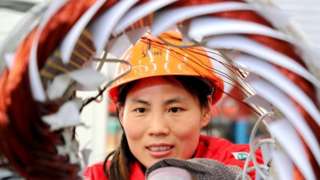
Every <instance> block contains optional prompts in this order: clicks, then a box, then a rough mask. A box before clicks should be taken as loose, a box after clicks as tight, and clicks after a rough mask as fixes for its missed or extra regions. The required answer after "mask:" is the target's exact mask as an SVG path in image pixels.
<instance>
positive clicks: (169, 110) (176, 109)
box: [168, 107, 184, 113]
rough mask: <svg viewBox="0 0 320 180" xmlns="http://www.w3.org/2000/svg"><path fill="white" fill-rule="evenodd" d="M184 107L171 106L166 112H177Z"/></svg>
mask: <svg viewBox="0 0 320 180" xmlns="http://www.w3.org/2000/svg"><path fill="white" fill-rule="evenodd" d="M183 110H184V109H182V108H180V107H172V108H169V109H168V112H172V113H178V112H181V111H183Z"/></svg>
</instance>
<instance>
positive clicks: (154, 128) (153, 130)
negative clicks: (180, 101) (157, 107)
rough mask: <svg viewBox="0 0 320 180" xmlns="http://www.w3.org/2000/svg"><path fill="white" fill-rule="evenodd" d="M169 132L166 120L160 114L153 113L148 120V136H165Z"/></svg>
mask: <svg viewBox="0 0 320 180" xmlns="http://www.w3.org/2000/svg"><path fill="white" fill-rule="evenodd" d="M169 133H170V127H169V124H168V122H167V121H166V120H165V118H163V116H162V115H160V114H158V113H154V114H152V115H151V118H150V121H149V129H148V134H149V135H150V136H167V135H168V134H169Z"/></svg>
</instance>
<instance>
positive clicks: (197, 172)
mask: <svg viewBox="0 0 320 180" xmlns="http://www.w3.org/2000/svg"><path fill="white" fill-rule="evenodd" d="M241 171H242V170H241V169H240V168H239V167H236V166H226V165H224V164H222V163H220V162H218V161H215V160H210V159H205V158H195V159H190V160H178V159H164V160H161V161H159V162H157V163H155V164H154V165H152V166H151V167H150V168H148V169H147V171H146V178H147V180H235V179H237V177H238V176H240V174H241ZM247 178H248V179H249V177H247Z"/></svg>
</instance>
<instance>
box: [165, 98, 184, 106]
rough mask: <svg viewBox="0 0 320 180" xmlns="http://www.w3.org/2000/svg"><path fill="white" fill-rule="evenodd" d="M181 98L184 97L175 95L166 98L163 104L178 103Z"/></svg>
mask: <svg viewBox="0 0 320 180" xmlns="http://www.w3.org/2000/svg"><path fill="white" fill-rule="evenodd" d="M183 100H184V98H182V97H175V98H172V99H168V100H166V101H164V104H165V105H169V104H173V103H180V102H182V101H183Z"/></svg>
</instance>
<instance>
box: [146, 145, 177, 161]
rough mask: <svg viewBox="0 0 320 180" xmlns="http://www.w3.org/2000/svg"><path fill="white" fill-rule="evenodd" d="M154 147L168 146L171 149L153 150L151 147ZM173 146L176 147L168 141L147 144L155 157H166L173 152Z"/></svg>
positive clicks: (148, 149)
mask: <svg viewBox="0 0 320 180" xmlns="http://www.w3.org/2000/svg"><path fill="white" fill-rule="evenodd" d="M153 147H167V148H169V149H167V150H161V151H152V150H151V148H153ZM173 148H174V145H172V144H167V143H157V144H150V145H148V146H146V150H147V151H148V152H149V154H150V155H151V156H152V157H153V158H164V157H166V156H168V155H170V154H171V152H172V150H173Z"/></svg>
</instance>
